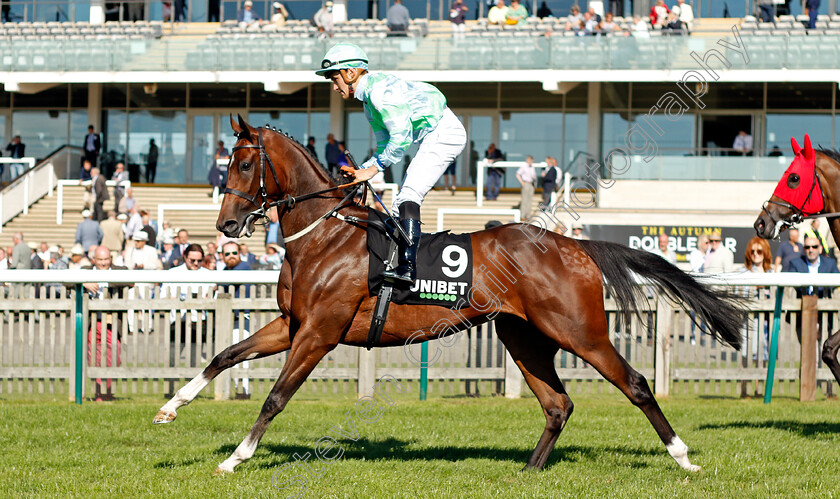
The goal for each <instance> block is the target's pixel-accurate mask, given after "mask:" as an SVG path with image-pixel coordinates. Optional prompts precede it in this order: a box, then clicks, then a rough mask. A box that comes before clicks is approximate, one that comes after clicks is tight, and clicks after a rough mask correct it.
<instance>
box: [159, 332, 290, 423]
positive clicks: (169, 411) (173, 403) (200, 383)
mask: <svg viewBox="0 0 840 499" xmlns="http://www.w3.org/2000/svg"><path fill="white" fill-rule="evenodd" d="M291 346H292V343H291V340H290V339H289V317H288V316H281V317H278V318H276V319H274V320H273V321H271V322H270V323H268V324H266V325H265V326H263V327H262V328H260V330H259V331H257V332H256V333H254V334H253V335H251V336H250V337H248V338H246V339H244V340H242V341H240V342H239V343H237V344H235V345H232V346H230V347H228V348H226V349H224V350H223V351H222V352H221V353H220V354H219V355H217V356H216V357H214V358H213V360H211V361H210V364H208V366H207V367H206V368H205V369H204V371H202V372H201V374H199V375H198V376H196V377H195V378H193V379H192V380H191V381H190V382H189V383H187V384H186V385H184V386H183V387H182V388H181V389H180V390H178V391H177V392H176V393H175V395H174V396H173V397H172V398H171V399H170V400H169V402H167V403H166V404H164V405H163V407H161V408H160V410H159V411H158V413H157V415H156V416H155V419H154V420H153V421H152V422H153V423H154V424H163V423H171V422H172V421H175V418H176V417H177V416H178V414H177V410H178V409H179V408H180V407H182V406H185V405H187V404H189V403H190V402H192V401H193V399H194V398H195V397H196V396H198V394H199V392H201V390H203V389H204V387H206V386H207V385H208V384H210V382H211V381H212V380H213V378H215V377H216V376H218V375H219V374H220V373H221V372H222V371H224V370H225V369H229V368H231V367H233V366H235V365H236V364H239V363H240V362H243V361H246V360H251V359H258V358H260V357H266V356H268V355H273V354H275V353H280V352H283V351H286V350H288V349H289V348H291Z"/></svg>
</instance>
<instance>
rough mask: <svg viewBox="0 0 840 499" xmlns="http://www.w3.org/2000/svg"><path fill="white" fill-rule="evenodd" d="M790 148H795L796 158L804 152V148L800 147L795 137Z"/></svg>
mask: <svg viewBox="0 0 840 499" xmlns="http://www.w3.org/2000/svg"><path fill="white" fill-rule="evenodd" d="M790 147H792V148H793V154H794V156H795V155H797V154H799V153H800V152H802V148H801V147H799V144H798V143H797V142H796V139H795V138H793V137H791V138H790Z"/></svg>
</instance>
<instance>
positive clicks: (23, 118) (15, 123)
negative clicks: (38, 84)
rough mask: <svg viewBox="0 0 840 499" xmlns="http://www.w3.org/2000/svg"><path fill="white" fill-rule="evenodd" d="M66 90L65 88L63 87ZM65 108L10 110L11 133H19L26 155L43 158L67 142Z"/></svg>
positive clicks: (67, 124)
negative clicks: (59, 109)
mask: <svg viewBox="0 0 840 499" xmlns="http://www.w3.org/2000/svg"><path fill="white" fill-rule="evenodd" d="M65 90H66V88H65ZM68 126H69V123H68V119H67V111H66V110H61V111H58V110H55V109H49V110H47V109H39V110H15V111H13V112H12V135H20V136H21V138H22V140H23V143H24V144H26V155H27V156H33V157H36V158H44V157H46V156H47V154H49V153H51V152H53V151H55V150H56V149H58V148H59V147H61V146H63V145H65V144H67V143H68V137H67V134H68Z"/></svg>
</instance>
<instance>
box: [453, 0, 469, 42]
mask: <svg viewBox="0 0 840 499" xmlns="http://www.w3.org/2000/svg"><path fill="white" fill-rule="evenodd" d="M469 10H470V9H469V7H467V6H466V5H465V4H464V2H463V0H455V2H453V3H452V7H450V8H449V22H450V23H451V24H452V38H453V39H454V40H455V41H456V42H457V41H458V40H463V39H464V31H465V30H466V26H467V25H466V19H467V12H468V11H469Z"/></svg>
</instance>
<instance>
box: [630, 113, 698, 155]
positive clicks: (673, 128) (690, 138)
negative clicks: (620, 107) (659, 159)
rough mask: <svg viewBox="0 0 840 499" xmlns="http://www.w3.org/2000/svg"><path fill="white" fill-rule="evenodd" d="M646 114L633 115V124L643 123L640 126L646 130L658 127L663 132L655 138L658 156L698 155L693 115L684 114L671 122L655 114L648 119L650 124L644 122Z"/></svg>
mask: <svg viewBox="0 0 840 499" xmlns="http://www.w3.org/2000/svg"><path fill="white" fill-rule="evenodd" d="M647 114H648V111H642V112H640V113H634V114H633V124H636V123H640V125H641V124H642V123H644V125H641V126H645V127H647V128H646V130H650V127H651V126H653V127H659V129H661V130H662V131H663V132H664V133H663V134H662V135H661V136H656V145H657V146H658V147H659V154H661V155H663V156H693V155H696V154H698V153H697V151H696V150H695V138H696V136H697V118H696V115H695V114H694V113H691V112H688V113H685V114H683V115H682V116H681V117H680V118H679V119H676V120H671V119H669V118H668V117H667V116H665V115H664V114H661V113H657V114H654V115H653V116H651V117H650V118H649V119H650V123H648V122H646V121H647V120H648V118H647V117H646V116H647ZM643 116H644V118H643ZM640 120H641V121H640ZM651 123H652V125H651ZM650 133H652V134H653V133H655V132H650ZM622 140H623V139H622Z"/></svg>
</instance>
